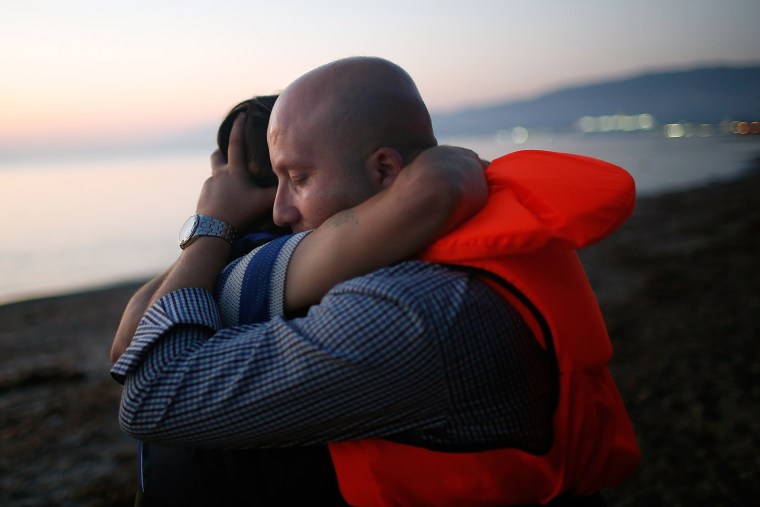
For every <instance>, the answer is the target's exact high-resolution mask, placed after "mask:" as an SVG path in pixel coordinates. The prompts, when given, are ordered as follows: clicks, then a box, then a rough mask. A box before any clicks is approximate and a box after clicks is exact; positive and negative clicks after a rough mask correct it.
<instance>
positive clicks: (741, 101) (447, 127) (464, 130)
mask: <svg viewBox="0 0 760 507" xmlns="http://www.w3.org/2000/svg"><path fill="white" fill-rule="evenodd" d="M642 113H648V114H651V115H652V116H654V119H655V121H656V122H657V123H658V124H665V123H676V122H683V121H688V122H695V123H697V122H698V123H718V122H720V121H723V120H727V119H744V120H758V119H760V67H743V68H737V67H715V68H702V69H696V70H687V71H676V72H661V73H651V74H646V75H642V76H638V77H633V78H630V79H624V80H619V81H609V82H603V83H598V84H590V85H585V86H576V87H572V88H566V89H562V90H558V91H555V92H552V93H548V94H546V95H542V96H539V97H536V98H533V99H529V100H520V101H513V102H507V103H503V104H497V105H493V106H488V107H478V108H471V109H464V110H461V111H457V112H453V113H448V114H435V113H433V114H432V117H433V125H434V127H435V130H436V133H437V134H438V135H439V136H440V135H457V134H489V133H493V132H495V131H496V130H499V129H504V128H511V127H515V126H522V127H526V128H537V127H538V128H570V127H572V126H574V125H575V124H576V122H577V121H578V120H579V119H580V118H582V117H583V116H601V115H614V114H627V115H633V114H642Z"/></svg>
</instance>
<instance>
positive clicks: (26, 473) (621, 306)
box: [0, 158, 760, 506]
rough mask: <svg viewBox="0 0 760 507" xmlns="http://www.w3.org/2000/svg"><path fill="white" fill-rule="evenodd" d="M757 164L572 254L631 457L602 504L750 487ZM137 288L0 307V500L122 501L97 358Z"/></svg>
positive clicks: (720, 496)
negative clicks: (600, 316) (601, 328)
mask: <svg viewBox="0 0 760 507" xmlns="http://www.w3.org/2000/svg"><path fill="white" fill-rule="evenodd" d="M757 195H760V158H758V159H756V160H755V162H754V165H753V167H752V168H750V169H748V170H747V171H745V173H744V174H743V175H742V176H741V177H740V178H739V179H736V180H729V181H722V182H719V183H714V184H712V185H709V186H705V187H698V188H694V189H689V190H685V191H679V192H673V193H668V194H660V195H656V196H652V197H645V198H641V199H640V200H639V202H638V204H637V208H636V211H635V212H634V215H633V216H632V217H631V219H630V220H629V221H628V222H627V223H626V224H625V225H624V226H623V227H622V228H621V229H620V230H619V231H616V232H615V233H614V234H613V235H612V236H610V237H609V238H607V239H605V240H604V241H602V242H601V243H600V244H598V245H594V246H592V247H590V248H587V249H585V250H583V251H582V252H581V257H582V259H583V261H584V265H585V266H586V268H587V270H588V272H589V278H590V280H591V283H592V285H593V286H594V288H595V290H596V292H597V295H598V297H599V301H600V305H601V307H602V311H603V313H604V316H605V320H606V321H607V324H608V329H609V331H610V336H611V339H612V343H613V347H614V351H615V352H614V356H613V360H612V363H611V365H610V368H611V370H612V372H613V375H614V377H615V380H616V382H617V384H618V387H619V389H620V391H621V394H622V396H623V399H624V401H625V403H626V406H627V407H628V410H629V412H630V415H631V418H632V420H633V423H634V427H635V429H636V433H637V436H638V439H639V443H640V446H641V449H642V454H643V460H642V464H641V466H640V468H639V470H638V471H637V472H636V474H635V475H634V477H633V478H632V479H631V480H629V481H628V482H627V483H625V484H624V485H623V486H622V487H621V488H620V489H617V490H612V491H608V492H605V497H606V498H607V500H608V502H609V504H610V505H616V506H618V505H620V506H629V505H630V506H633V505H658V504H667V505H701V504H709V503H713V504H731V505H733V504H736V505H742V504H751V503H752V502H753V501H754V500H755V498H756V497H757V496H758V495H759V494H760V437H758V435H757V431H756V430H755V429H754V428H755V427H756V421H757V420H758V418H760V366H758V364H757V358H758V357H759V356H758V352H759V351H758V345H757V343H756V342H757V338H758V337H760V318H758V312H759V311H760V291H759V290H758V289H760V274H758V273H757V259H758V252H760V206H758V202H760V201H758V198H757ZM140 283H141V282H139V281H132V282H129V281H128V282H120V283H116V284H111V285H108V286H103V287H98V288H95V289H93V290H86V291H81V292H76V293H72V294H63V295H54V296H49V297H43V298H38V299H29V300H23V301H17V302H9V303H7V304H2V305H0V442H2V447H1V449H2V450H1V451H0V504H2V505H8V506H21V505H24V506H29V505H51V504H52V505H59V504H67V505H83V506H121V505H132V504H133V503H134V491H135V467H136V465H135V459H134V442H133V441H132V440H131V439H129V438H128V437H127V436H126V435H124V434H123V433H121V431H120V430H119V428H118V424H117V420H116V415H117V411H118V400H119V396H120V386H119V385H118V384H116V383H115V382H113V380H111V378H110V375H109V373H108V371H109V367H110V364H109V361H108V352H109V350H110V345H111V338H112V336H113V333H114V331H115V329H116V326H117V325H118V322H119V318H120V316H121V312H122V310H123V308H124V306H125V305H126V302H127V301H128V299H129V297H130V296H131V295H132V293H133V292H134V290H135V289H136V288H137V287H138V286H139V285H140Z"/></svg>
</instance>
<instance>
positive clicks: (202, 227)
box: [180, 215, 236, 249]
mask: <svg viewBox="0 0 760 507" xmlns="http://www.w3.org/2000/svg"><path fill="white" fill-rule="evenodd" d="M195 218H196V222H195V227H194V229H193V232H192V234H191V235H190V237H189V238H188V239H187V241H185V242H184V243H181V244H180V247H181V248H183V249H184V248H185V247H186V246H187V245H189V244H190V243H192V242H193V240H194V239H195V238H197V237H199V236H214V237H217V238H222V239H224V240H226V241H228V242H230V243H232V241H233V240H234V239H235V235H236V231H235V228H234V227H232V226H231V225H229V224H228V223H226V222H224V221H222V220H219V219H218V218H213V217H209V216H206V215H195Z"/></svg>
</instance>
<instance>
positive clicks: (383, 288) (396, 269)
mask: <svg viewBox="0 0 760 507" xmlns="http://www.w3.org/2000/svg"><path fill="white" fill-rule="evenodd" d="M474 283H475V284H478V283H479V282H478V281H477V280H474ZM472 285H473V276H472V275H471V274H469V273H467V272H464V271H462V270H458V269H456V268H453V267H451V266H446V265H443V264H436V263H432V262H425V261H419V260H412V261H406V262H401V263H398V264H395V265H393V266H390V267H387V268H382V269H379V270H377V271H373V272H372V273H369V274H366V275H362V276H358V277H356V278H352V279H351V280H348V281H346V282H343V283H342V284H340V285H338V286H336V287H335V288H333V290H331V291H330V293H331V294H332V295H339V294H356V295H357V296H359V295H367V296H370V297H390V298H394V299H395V298H399V299H403V300H407V301H410V302H413V301H420V302H422V301H428V300H429V299H435V298H439V299H440V297H445V298H452V297H454V298H463V297H465V296H466V294H468V293H470V292H471V289H472Z"/></svg>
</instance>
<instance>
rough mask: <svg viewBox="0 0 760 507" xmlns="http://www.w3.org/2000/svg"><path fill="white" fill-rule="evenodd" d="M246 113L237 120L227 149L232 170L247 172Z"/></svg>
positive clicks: (231, 131) (241, 114)
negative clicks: (245, 144)
mask: <svg viewBox="0 0 760 507" xmlns="http://www.w3.org/2000/svg"><path fill="white" fill-rule="evenodd" d="M244 143H245V113H240V114H238V115H237V117H236V118H235V121H234V122H233V124H232V130H230V144H229V146H228V148H227V159H228V164H229V166H230V168H231V169H232V170H235V169H238V168H242V170H245V151H244Z"/></svg>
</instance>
